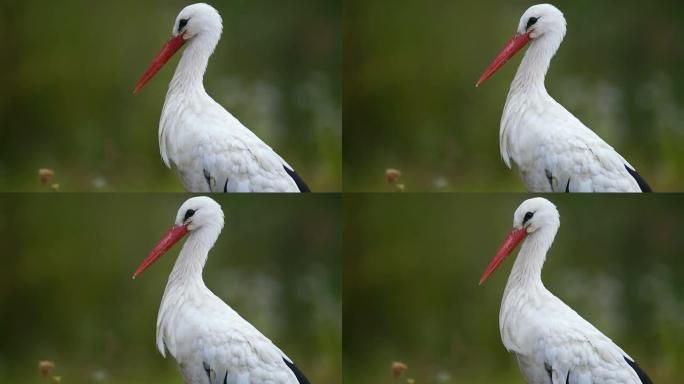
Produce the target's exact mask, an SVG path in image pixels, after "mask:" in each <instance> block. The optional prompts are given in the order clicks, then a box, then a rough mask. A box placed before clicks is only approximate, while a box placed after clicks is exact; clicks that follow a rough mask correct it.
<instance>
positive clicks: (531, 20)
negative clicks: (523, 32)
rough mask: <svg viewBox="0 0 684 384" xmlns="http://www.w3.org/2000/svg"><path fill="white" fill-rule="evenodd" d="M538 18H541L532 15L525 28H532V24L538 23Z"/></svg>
mask: <svg viewBox="0 0 684 384" xmlns="http://www.w3.org/2000/svg"><path fill="white" fill-rule="evenodd" d="M537 20H539V19H538V18H536V17H530V19H529V20H527V26H526V27H525V29H530V27H531V26H533V25H534V24H536V23H537Z"/></svg>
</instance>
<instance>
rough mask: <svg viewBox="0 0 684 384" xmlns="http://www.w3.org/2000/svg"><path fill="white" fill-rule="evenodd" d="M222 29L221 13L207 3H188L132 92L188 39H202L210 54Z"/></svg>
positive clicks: (139, 87) (146, 80)
mask: <svg viewBox="0 0 684 384" xmlns="http://www.w3.org/2000/svg"><path fill="white" fill-rule="evenodd" d="M222 31H223V22H222V20H221V15H219V13H218V11H217V10H216V9H214V7H212V6H211V5H209V4H205V3H197V4H192V5H188V6H187V7H185V8H183V10H182V11H181V12H180V13H179V14H178V16H177V17H176V21H174V23H173V29H172V30H171V39H170V40H169V41H167V42H166V44H164V46H163V47H162V49H161V51H160V52H159V54H158V55H157V57H156V58H155V59H154V61H152V64H150V67H149V68H148V69H147V71H145V73H144V74H143V76H142V78H140V81H138V84H137V85H136V86H135V90H134V91H133V93H138V92H139V91H140V90H141V89H142V87H144V86H145V84H147V82H148V81H150V79H152V77H154V75H156V74H157V72H159V70H160V69H161V68H162V67H163V66H164V64H166V62H167V61H169V59H171V57H173V55H174V54H175V53H176V52H177V51H178V50H179V49H180V48H181V47H182V46H183V45H184V44H185V43H186V42H188V41H191V40H203V41H204V42H205V43H206V45H207V48H206V51H207V52H208V53H209V55H211V53H212V52H213V51H214V48H215V47H216V44H217V43H218V41H219V38H220V37H221V32H222Z"/></svg>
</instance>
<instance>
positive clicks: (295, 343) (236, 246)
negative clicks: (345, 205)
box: [0, 194, 342, 384]
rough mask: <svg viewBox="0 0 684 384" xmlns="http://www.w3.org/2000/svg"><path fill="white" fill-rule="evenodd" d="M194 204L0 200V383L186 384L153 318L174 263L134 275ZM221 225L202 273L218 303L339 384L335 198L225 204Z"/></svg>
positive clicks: (133, 198) (173, 198)
mask: <svg viewBox="0 0 684 384" xmlns="http://www.w3.org/2000/svg"><path fill="white" fill-rule="evenodd" d="M187 197H188V196H184V195H170V194H169V195H159V194H155V195H152V194H148V195H137V194H132V195H126V194H118V195H111V194H89V195H84V194H58V195H45V194H41V195H5V196H3V197H2V198H1V199H0V233H1V234H2V236H1V239H2V268H0V382H2V383H15V384H24V383H26V384H29V383H30V384H36V383H46V384H47V383H52V380H41V379H40V376H39V374H38V362H39V361H41V360H49V361H52V362H54V364H55V365H56V366H55V369H54V371H53V375H57V376H61V383H62V384H78V383H91V384H92V383H102V384H119V383H121V384H124V383H126V384H135V383H159V384H162V383H164V384H165V383H178V384H180V383H182V379H181V376H180V374H179V372H178V368H177V366H176V362H175V361H174V359H173V358H172V357H171V356H168V355H167V356H168V357H167V359H163V358H162V356H161V355H160V354H159V353H158V352H157V349H156V342H155V327H156V317H157V310H158V308H159V303H160V302H161V298H162V294H163V292H164V287H165V285H166V280H167V277H168V275H169V273H170V272H171V268H172V266H173V263H174V262H175V259H176V256H177V255H178V252H179V250H180V244H179V245H176V246H175V247H174V248H173V249H171V250H170V251H169V253H168V254H166V255H165V256H164V257H162V258H161V259H159V261H157V263H155V264H154V265H153V266H152V267H150V268H149V269H148V270H147V271H145V273H143V274H142V275H141V276H140V277H138V278H137V279H136V280H132V279H131V276H132V274H133V271H135V269H136V268H137V266H138V265H139V264H140V262H141V261H142V260H143V259H144V258H145V257H146V256H147V254H148V253H149V251H150V250H151V249H152V247H153V246H154V245H155V244H156V243H157V241H158V240H160V238H161V236H162V235H163V234H164V233H165V232H166V230H168V228H170V227H171V225H173V222H174V220H175V217H176V212H177V210H178V208H179V207H180V205H181V204H182V203H183V201H185V199H186V198H187ZM216 199H217V201H218V202H219V203H220V204H221V205H222V207H223V210H224V213H225V215H226V225H225V227H224V229H223V233H222V234H221V236H220V237H219V239H218V242H217V243H216V245H215V247H214V249H213V250H212V251H211V253H210V254H209V260H208V262H207V265H206V269H205V271H204V279H205V282H206V284H207V286H208V287H209V289H211V290H212V291H213V292H214V293H215V294H216V295H218V296H219V297H220V298H222V299H223V300H224V301H226V302H227V303H228V304H229V305H231V306H232V307H233V308H234V309H235V310H236V311H238V312H239V313H240V314H241V315H242V316H243V317H244V318H245V319H247V320H248V321H249V322H251V323H252V324H254V325H255V326H256V327H257V328H258V329H259V330H261V331H262V333H264V334H265V335H266V336H267V337H269V338H270V339H271V340H273V342H274V343H276V345H278V346H279V347H280V348H281V349H282V350H283V351H284V352H285V353H287V354H288V355H289V356H290V357H291V358H292V359H293V360H294V361H295V363H296V364H297V365H298V366H299V367H300V368H301V369H302V371H303V372H304V373H305V374H306V375H307V376H308V377H309V379H310V380H311V381H312V382H313V383H334V384H340V383H341V382H342V381H341V343H342V340H341V338H342V328H341V327H342V324H341V321H342V302H341V300H342V297H341V294H342V293H341V289H342V285H341V284H342V282H341V278H342V277H341V269H342V266H341V263H342V261H341V248H342V245H341V211H340V210H341V207H340V201H339V198H338V197H336V196H326V195H316V196H314V195H310V196H305V197H304V196H303V197H300V198H297V199H292V198H288V197H286V196H266V195H263V196H254V195H252V196H234V197H230V198H228V197H223V196H217V197H216Z"/></svg>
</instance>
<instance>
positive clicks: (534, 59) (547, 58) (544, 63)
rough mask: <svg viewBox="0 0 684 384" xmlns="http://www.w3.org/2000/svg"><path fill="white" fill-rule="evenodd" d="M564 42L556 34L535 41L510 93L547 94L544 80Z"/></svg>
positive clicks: (527, 53)
mask: <svg viewBox="0 0 684 384" xmlns="http://www.w3.org/2000/svg"><path fill="white" fill-rule="evenodd" d="M562 41H563V36H562V35H560V34H554V33H550V34H547V35H544V36H541V37H539V38H538V39H536V40H533V41H532V43H531V44H530V47H529V48H528V49H527V52H526V53H525V57H524V58H523V60H522V62H521V63H520V67H518V72H517V73H516V74H515V79H513V83H512V84H511V91H510V93H516V92H524V93H528V92H531V91H537V92H543V93H546V88H545V86H544V79H545V78H546V73H547V72H548V70H549V65H551V59H552V58H553V56H554V55H555V54H556V51H558V47H559V46H560V43H561V42H562Z"/></svg>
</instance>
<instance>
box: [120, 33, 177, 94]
mask: <svg viewBox="0 0 684 384" xmlns="http://www.w3.org/2000/svg"><path fill="white" fill-rule="evenodd" d="M183 44H185V40H184V39H183V35H178V36H176V37H174V38H172V39H171V40H169V41H167V42H166V44H164V46H163V47H162V49H161V51H159V54H158V55H157V57H155V58H154V61H153V62H152V64H150V67H149V68H147V71H145V73H144V74H143V76H142V77H141V78H140V81H138V85H136V86H135V90H134V91H133V94H136V93H138V92H139V91H140V90H141V89H142V87H144V86H145V84H147V82H148V81H150V79H151V78H153V77H154V75H156V74H157V72H159V70H160V69H161V67H163V66H164V64H166V62H167V61H169V59H170V58H171V57H172V56H173V55H174V53H176V52H177V51H178V50H179V49H180V47H182V46H183Z"/></svg>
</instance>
